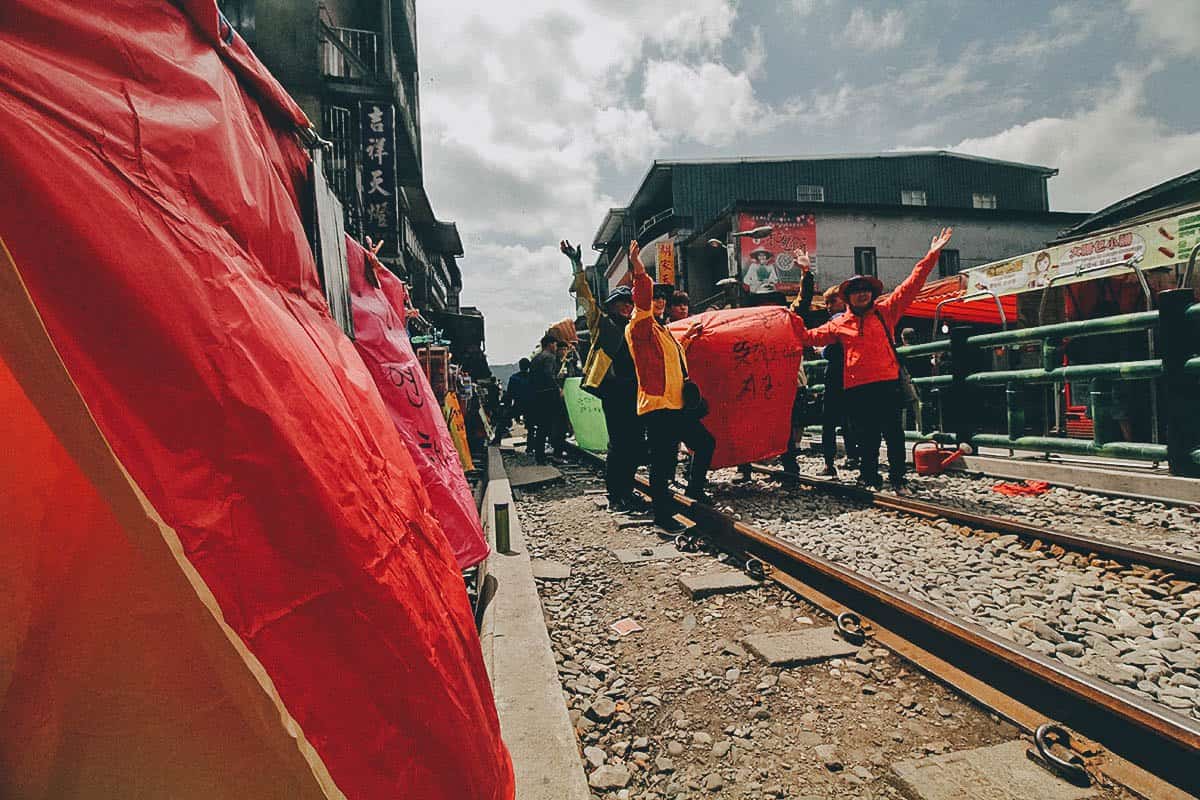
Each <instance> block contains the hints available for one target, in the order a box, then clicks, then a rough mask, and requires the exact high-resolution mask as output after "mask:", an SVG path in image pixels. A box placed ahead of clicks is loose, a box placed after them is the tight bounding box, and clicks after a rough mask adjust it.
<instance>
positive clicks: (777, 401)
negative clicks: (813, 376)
mask: <svg viewBox="0 0 1200 800" xmlns="http://www.w3.org/2000/svg"><path fill="white" fill-rule="evenodd" d="M696 321H699V322H700V323H701V324H703V325H704V334H703V335H702V336H701V337H700V338H699V339H697V340H696V341H695V342H693V343H692V346H691V348H689V349H688V353H687V362H688V377H689V378H690V379H691V380H693V381H695V382H696V385H697V386H699V387H700V391H701V393H702V394H703V395H704V398H705V399H706V400H707V401H708V407H709V413H708V416H706V417H705V418H704V427H706V428H708V430H709V432H710V433H711V434H712V435H713V436H714V437H715V438H716V440H717V449H716V452H715V453H714V454H713V463H712V466H713V468H714V469H716V468H719V467H730V466H733V465H735V464H746V463H749V462H751V461H757V460H759V459H763V458H772V457H774V456H777V455H779V454H780V453H783V452H784V451H786V450H787V448H788V441H789V439H790V437H791V431H792V403H793V401H794V400H795V398H796V385H797V384H796V377H797V375H798V374H799V371H800V360H801V356H802V355H803V348H802V347H801V345H800V340H799V338H798V337H799V331H798V326H799V324H800V322H799V319H798V318H797V317H796V316H795V315H794V314H792V313H790V312H789V311H788V310H787V309H785V308H780V307H777V306H767V307H760V308H737V309H729V310H725V311H706V312H705V313H703V314H698V315H696V316H694V317H688V318H687V319H685V320H681V321H680V322H673V323H671V325H670V326H669V328H670V330H671V333H672V334H673V335H674V336H675V337H676V338H677V339H678V338H680V337H682V336H683V333H684V332H685V331H686V330H687V329H688V327H689V326H690V325H691V324H692V323H693V322H696Z"/></svg>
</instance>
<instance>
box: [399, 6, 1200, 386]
mask: <svg viewBox="0 0 1200 800" xmlns="http://www.w3.org/2000/svg"><path fill="white" fill-rule="evenodd" d="M417 8H418V16H419V19H418V24H419V29H418V35H419V38H420V56H421V104H422V107H421V113H422V128H423V136H424V156H425V181H426V186H427V189H428V191H429V196H430V198H431V199H432V201H433V204H434V209H435V210H436V212H437V214H438V216H439V217H441V218H443V219H452V220H455V221H456V222H457V223H458V227H459V230H460V232H461V233H462V235H463V240H464V245H465V247H466V253H467V254H466V257H465V258H464V259H463V260H462V267H463V279H464V283H465V289H464V292H463V303H464V304H466V305H476V306H478V307H479V308H480V309H481V310H482V311H483V313H484V314H485V315H486V317H487V347H488V355H489V359H490V360H491V362H492V363H494V364H499V363H505V362H510V361H514V360H516V359H517V358H518V357H520V356H521V355H525V354H527V353H528V351H529V349H530V347H531V346H532V344H533V343H534V341H535V340H536V338H537V337H538V336H539V335H540V334H541V333H542V332H543V331H544V330H545V327H546V325H547V324H548V323H550V322H552V321H555V320H557V319H561V318H562V317H564V316H567V315H569V314H572V313H573V311H572V308H573V306H572V304H571V301H570V298H569V297H568V295H567V293H566V286H567V284H568V283H569V272H570V270H569V266H568V264H567V261H566V259H565V258H564V257H563V256H562V255H561V254H559V252H558V246H557V243H558V240H559V239H561V238H568V239H570V240H571V241H573V242H575V241H580V240H582V241H583V242H584V249H585V263H589V264H590V263H592V261H593V260H594V255H591V254H589V253H588V252H587V251H588V250H589V248H590V244H591V240H592V236H593V235H594V234H595V232H596V229H597V228H598V227H599V225H600V222H601V220H602V219H603V216H604V213H605V211H606V210H607V209H608V208H609V207H612V206H622V205H625V204H626V203H628V201H629V199H630V197H631V196H632V194H633V192H634V190H635V189H636V188H637V185H638V183H639V182H640V180H641V178H642V176H643V175H644V174H645V172H646V170H647V169H648V167H649V165H650V162H651V161H652V160H653V159H656V158H659V159H662V158H696V157H709V156H744V155H801V154H813V153H837V152H866V151H876V150H891V149H899V148H912V147H933V148H948V149H953V150H957V151H960V152H964V153H975V154H979V155H985V156H993V157H997V158H1004V159H1012V160H1017V161H1028V162H1032V163H1036V164H1044V165H1048V166H1054V167H1058V168H1059V169H1060V170H1061V172H1060V174H1059V176H1058V177H1056V178H1053V179H1052V180H1051V181H1050V202H1051V207H1052V208H1054V209H1056V210H1062V211H1081V210H1082V211H1088V210H1095V209H1098V208H1100V207H1103V206H1104V205H1106V204H1108V203H1110V202H1112V201H1114V200H1118V199H1120V198H1121V197H1124V196H1125V195H1128V194H1130V193H1132V192H1135V191H1137V190H1139V189H1143V188H1145V187H1147V186H1151V185H1153V184H1155V183H1158V182H1159V181H1162V180H1165V179H1167V178H1170V177H1173V176H1175V175H1178V174H1180V173H1183V172H1187V171H1189V170H1193V169H1196V168H1197V167H1200V105H1198V104H1196V103H1194V102H1192V101H1191V98H1194V96H1195V92H1196V89H1197V85H1198V83H1200V80H1198V79H1200V37H1197V36H1196V35H1195V32H1196V31H1197V30H1200V2H1198V0H1110V1H1108V2H1101V0H1086V1H1083V0H1081V1H1080V2H1071V1H1068V2H1049V3H1040V2H1036V1H1035V0H1024V1H1023V2H1021V3H996V2H994V0H905V2H899V1H898V0H890V1H889V0H880V2H850V1H849V0H743V1H742V2H738V0H654V1H653V2H648V1H645V0H642V1H638V0H418V3H417ZM1015 9H1020V12H1019V13H1017V12H1016V11H1015Z"/></svg>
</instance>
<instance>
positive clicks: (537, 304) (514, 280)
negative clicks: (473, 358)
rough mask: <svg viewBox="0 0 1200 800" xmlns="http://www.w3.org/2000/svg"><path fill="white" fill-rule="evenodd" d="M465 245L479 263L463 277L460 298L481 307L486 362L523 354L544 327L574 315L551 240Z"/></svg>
mask: <svg viewBox="0 0 1200 800" xmlns="http://www.w3.org/2000/svg"><path fill="white" fill-rule="evenodd" d="M468 247H469V250H470V252H471V254H472V260H473V262H474V263H476V264H477V265H479V267H480V268H477V269H476V270H475V271H474V272H473V273H472V274H471V276H470V278H469V280H468V281H466V286H465V287H464V291H463V295H464V296H463V304H464V305H477V306H479V307H480V308H481V309H482V310H483V312H484V315H485V321H486V324H487V353H488V358H489V359H490V360H491V362H492V363H494V364H504V363H510V362H513V361H516V360H517V359H518V358H521V357H522V356H527V355H529V353H530V351H531V350H532V349H533V348H534V347H535V346H536V345H537V340H538V339H539V338H540V337H541V335H542V334H543V333H545V332H546V328H547V327H549V326H550V325H551V324H552V323H554V322H557V321H558V320H561V319H563V318H564V317H571V318H572V319H573V318H574V317H575V301H574V299H573V298H572V297H571V296H570V294H568V292H567V289H568V287H569V286H570V283H571V268H570V264H569V263H568V261H567V259H566V257H565V256H564V255H563V254H562V253H560V252H559V251H558V245H557V243H555V244H554V245H549V244H547V245H545V246H542V247H536V248H529V247H524V246H522V245H500V244H496V243H480V244H474V245H470V244H469V245H468ZM584 250H587V245H586V244H585V245H584ZM489 309H493V310H492V312H491V313H488V310H489ZM500 309H503V313H500Z"/></svg>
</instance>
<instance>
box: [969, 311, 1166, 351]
mask: <svg viewBox="0 0 1200 800" xmlns="http://www.w3.org/2000/svg"><path fill="white" fill-rule="evenodd" d="M1157 323H1158V312H1157V311H1138V312H1136V313H1133V314H1117V315H1114V316H1111V317H1100V318H1099V319H1081V320H1077V321H1075V322H1058V323H1055V324H1053V325H1039V326H1037V327H1036V328H1020V329H1018V330H1012V331H999V332H997V333H981V334H978V335H976V336H972V337H970V338H969V339H967V343H968V344H970V345H974V346H978V347H995V346H997V345H1004V344H1019V343H1021V342H1036V341H1038V340H1044V339H1061V338H1065V337H1067V336H1071V337H1074V338H1078V337H1080V336H1104V335H1107V334H1111V333H1134V332H1137V331H1145V330H1149V329H1150V328H1153V327H1154V326H1155V325H1156V324H1157Z"/></svg>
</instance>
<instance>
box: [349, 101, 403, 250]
mask: <svg viewBox="0 0 1200 800" xmlns="http://www.w3.org/2000/svg"><path fill="white" fill-rule="evenodd" d="M358 108H359V120H360V124H361V128H360V133H361V135H360V137H359V141H360V142H361V143H362V202H363V232H364V233H365V234H366V235H367V236H370V237H371V240H372V241H375V242H378V241H382V242H383V248H382V249H381V250H380V251H379V255H380V256H383V257H385V258H387V257H395V256H397V255H399V247H398V246H397V244H398V239H399V229H400V206H399V203H398V198H397V196H396V192H397V187H396V110H395V108H393V107H392V106H391V104H389V103H376V102H363V103H359V107H358Z"/></svg>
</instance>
